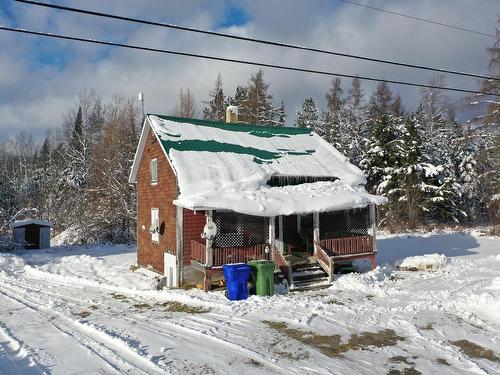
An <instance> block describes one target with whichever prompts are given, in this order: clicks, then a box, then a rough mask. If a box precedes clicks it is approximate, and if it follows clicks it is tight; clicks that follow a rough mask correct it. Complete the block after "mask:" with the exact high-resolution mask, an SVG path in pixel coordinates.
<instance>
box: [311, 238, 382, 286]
mask: <svg viewBox="0 0 500 375" xmlns="http://www.w3.org/2000/svg"><path fill="white" fill-rule="evenodd" d="M375 254H376V248H375V240H374V238H373V237H372V236H359V237H345V238H332V239H325V240H320V241H319V242H314V254H313V256H314V258H315V259H316V260H317V261H318V263H319V264H320V266H321V268H323V269H324V270H325V272H326V273H327V274H328V275H329V279H330V282H332V281H333V270H334V263H335V261H337V262H338V261H347V260H356V259H368V260H369V261H370V265H371V269H372V270H373V269H375Z"/></svg>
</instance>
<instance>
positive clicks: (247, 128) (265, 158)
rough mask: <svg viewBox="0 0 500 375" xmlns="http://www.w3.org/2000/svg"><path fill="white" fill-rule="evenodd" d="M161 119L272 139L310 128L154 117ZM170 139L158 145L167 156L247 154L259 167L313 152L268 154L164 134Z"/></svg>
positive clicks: (306, 130) (208, 140)
mask: <svg viewBox="0 0 500 375" xmlns="http://www.w3.org/2000/svg"><path fill="white" fill-rule="evenodd" d="M154 116H157V117H159V118H161V119H164V120H169V121H174V122H178V123H189V124H193V125H199V126H208V127H212V128H218V129H222V130H229V131H234V132H245V133H248V134H251V135H253V136H257V137H263V138H272V137H283V138H290V137H291V136H293V135H298V134H310V133H311V131H310V130H309V129H297V128H285V127H271V126H260V125H251V124H241V123H237V124H235V123H226V122H217V121H208V120H198V119H192V118H184V117H174V116H163V115H154ZM166 135H167V136H168V137H169V139H165V138H161V139H160V141H161V144H162V146H163V148H164V149H165V151H166V152H167V154H169V152H170V150H171V149H174V150H178V151H209V152H229V153H233V154H246V155H251V156H253V157H254V162H256V163H258V164H262V163H268V162H270V161H271V160H273V159H279V158H281V157H283V156H284V155H311V154H312V153H314V150H305V151H296V150H291V149H278V150H277V152H276V151H268V150H265V149H260V148H257V147H251V146H243V145H239V144H234V143H227V142H220V141H216V140H212V139H207V140H202V139H190V140H181V139H178V140H177V139H176V138H179V137H180V135H179V134H170V133H167V134H166Z"/></svg>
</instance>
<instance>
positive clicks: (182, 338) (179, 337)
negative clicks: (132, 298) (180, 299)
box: [5, 279, 302, 374]
mask: <svg viewBox="0 0 500 375" xmlns="http://www.w3.org/2000/svg"><path fill="white" fill-rule="evenodd" d="M5 281H7V280H5ZM8 281H9V283H10V284H11V285H12V286H16V287H18V288H20V289H21V290H24V289H27V290H25V295H28V296H31V295H33V292H35V294H38V295H40V293H42V294H45V295H48V296H50V297H52V298H54V297H55V298H59V299H64V300H65V301H68V300H72V301H73V302H76V305H77V306H79V307H80V308H81V305H82V303H88V301H86V300H82V299H78V298H74V297H72V296H70V295H67V294H64V295H62V294H59V293H55V292H53V291H49V290H47V289H46V288H34V287H33V283H28V282H25V283H21V282H19V281H18V279H16V280H15V284H23V285H22V287H21V286H19V285H15V284H12V280H8ZM43 281H44V283H46V285H47V286H49V285H53V284H52V282H49V281H47V280H43ZM59 284H60V286H62V287H64V288H69V286H68V285H66V284H64V283H59ZM30 289H31V291H30ZM86 289H87V290H88V289H89V288H86ZM96 289H97V288H96ZM98 294H100V295H102V294H103V292H102V290H99V289H98ZM106 308H108V309H109V310H111V311H114V312H117V313H119V314H122V313H123V310H122V309H119V308H117V307H116V306H113V305H106ZM50 311H56V310H53V309H51V310H50ZM56 313H57V314H59V315H61V313H59V312H57V311H56ZM92 313H93V314H96V315H103V316H105V317H106V318H114V317H115V316H113V315H111V314H107V313H105V312H104V311H102V309H100V310H94V311H93V312H92ZM122 318H123V320H125V321H129V322H133V323H135V324H136V325H137V326H138V327H139V328H141V329H144V330H147V331H148V332H150V333H152V334H155V335H162V336H168V337H173V338H174V339H175V340H176V341H178V342H186V343H187V342H189V343H192V344H193V346H195V347H199V342H200V337H203V338H208V339H210V340H211V341H213V342H215V343H217V344H223V345H224V346H226V348H228V349H231V352H233V353H234V354H235V355H236V356H241V355H242V352H243V353H246V355H247V356H248V357H249V358H250V359H254V360H258V361H260V362H262V363H265V364H267V365H268V366H269V368H273V369H274V370H276V371H278V372H280V373H284V374H289V373H297V374H298V373H302V371H293V372H290V369H288V368H286V367H282V366H279V365H277V364H276V363H274V362H273V361H272V360H271V359H269V358H266V357H263V356H262V355H261V354H259V353H258V352H256V351H253V350H251V349H248V348H245V347H243V346H241V345H238V344H235V343H233V342H230V341H228V340H225V339H222V338H218V337H215V336H212V335H210V334H207V333H205V332H203V330H198V329H194V328H188V327H185V326H182V325H178V324H174V323H170V322H169V323H168V324H167V323H166V322H164V321H163V322H156V324H151V323H148V322H145V321H144V320H143V319H144V316H143V315H140V314H133V313H128V314H127V315H125V316H123V317H122ZM134 318H135V319H134ZM158 323H159V324H166V325H167V326H168V327H169V328H173V329H174V330H175V331H176V332H177V334H174V333H173V332H172V331H164V330H161V329H159V327H158ZM73 324H81V325H82V326H83V327H85V329H87V328H90V326H89V325H86V324H82V323H78V322H73ZM215 324H216V323H215ZM92 329H93V330H94V331H95V332H96V333H97V334H100V335H106V334H105V333H104V332H102V331H99V330H97V329H95V328H92ZM186 333H189V334H188V335H186ZM129 349H130V348H129ZM130 350H133V349H130ZM134 353H135V351H134ZM135 354H137V353H135ZM151 364H153V362H151Z"/></svg>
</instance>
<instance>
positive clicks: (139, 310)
mask: <svg viewBox="0 0 500 375" xmlns="http://www.w3.org/2000/svg"><path fill="white" fill-rule="evenodd" d="M377 245H378V249H379V254H378V256H377V261H378V264H379V267H378V268H377V269H376V270H375V271H373V272H368V273H363V274H348V275H342V276H339V277H337V278H336V280H335V283H334V284H333V286H332V287H330V288H329V289H325V290H318V291H310V292H295V293H290V294H288V295H281V296H273V297H265V298H262V297H255V296H252V297H250V298H249V299H248V300H246V301H238V302H230V301H228V300H227V299H226V298H225V297H224V294H223V292H222V291H215V292H210V293H204V292H202V291H198V290H187V291H185V290H161V291H157V290H156V284H157V280H156V277H157V276H156V274H155V273H153V272H151V271H147V270H140V271H136V272H133V271H132V270H131V266H133V265H134V264H135V260H136V258H135V249H134V247H132V246H127V245H116V246H104V245H103V246H89V247H83V246H61V247H55V248H52V249H49V250H40V251H38V250H32V251H23V252H16V253H2V254H0V374H43V373H51V374H74V373H106V374H122V373H133V374H226V373H229V372H231V373H240V374H331V373H335V374H352V373H360V374H380V373H388V372H389V371H391V370H399V371H402V372H403V371H405V369H414V370H417V371H420V372H421V373H423V374H431V373H439V374H470V373H474V374H494V373H499V372H500V363H499V362H498V361H500V358H499V357H500V338H499V337H500V319H499V317H500V277H499V275H500V238H488V237H481V236H478V235H476V234H474V233H471V234H460V233H444V234H436V233H433V234H425V235H406V234H405V235H387V236H382V237H381V238H379V239H378V241H377ZM427 254H443V255H444V256H446V262H445V263H444V264H443V265H442V266H441V267H439V268H437V269H436V270H434V271H432V272H430V271H425V272H420V271H416V272H403V271H399V270H397V268H396V266H397V264H399V263H400V261H401V260H402V259H404V258H407V257H410V256H425V255H427ZM174 302H175V303H174ZM266 321H272V322H274V323H269V322H268V323H266ZM301 332H302V333H301ZM363 332H373V333H377V334H376V335H374V336H373V335H372V336H370V335H366V334H363ZM356 334H357V336H354V335H356ZM320 335H321V336H320ZM337 335H338V336H337ZM382 339H383V340H382ZM339 340H340V343H339V342H338V341H339ZM462 340H468V341H462ZM470 343H473V344H476V345H480V346H481V347H483V348H485V349H489V350H491V352H487V351H482V352H481V351H479V352H478V351H476V352H475V353H476V354H477V353H478V354H477V355H476V354H474V351H473V350H471V348H474V346H473V344H470ZM486 357H487V358H489V359H487V358H486ZM407 371H409V370H407Z"/></svg>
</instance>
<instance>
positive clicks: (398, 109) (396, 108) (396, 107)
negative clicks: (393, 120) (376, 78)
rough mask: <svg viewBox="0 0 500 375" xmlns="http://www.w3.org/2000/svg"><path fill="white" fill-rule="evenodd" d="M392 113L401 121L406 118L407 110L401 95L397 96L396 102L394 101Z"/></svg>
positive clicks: (391, 108) (391, 107)
mask: <svg viewBox="0 0 500 375" xmlns="http://www.w3.org/2000/svg"><path fill="white" fill-rule="evenodd" d="M390 111H391V113H392V114H393V115H394V116H395V117H398V118H401V119H402V118H403V117H405V114H406V109H405V107H404V105H403V101H402V100H401V96H399V94H397V95H396V97H395V98H394V100H393V101H392V103H391V106H390Z"/></svg>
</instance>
